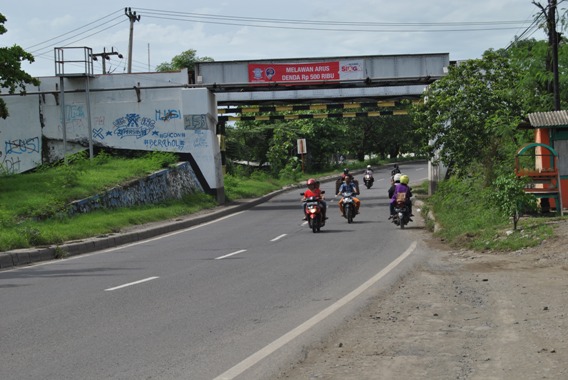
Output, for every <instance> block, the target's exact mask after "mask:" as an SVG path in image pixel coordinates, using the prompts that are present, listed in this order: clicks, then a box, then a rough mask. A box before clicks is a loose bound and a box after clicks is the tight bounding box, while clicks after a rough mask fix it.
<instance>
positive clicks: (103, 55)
mask: <svg viewBox="0 0 568 380" xmlns="http://www.w3.org/2000/svg"><path fill="white" fill-rule="evenodd" d="M111 55H118V58H122V54H120V53H119V52H117V51H114V47H113V48H111V51H110V52H108V53H107V51H106V48H103V52H102V53H97V54H91V57H93V61H97V60H98V59H97V57H101V59H102V64H103V74H107V72H106V61H110V56H111Z"/></svg>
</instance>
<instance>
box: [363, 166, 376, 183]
mask: <svg viewBox="0 0 568 380" xmlns="http://www.w3.org/2000/svg"><path fill="white" fill-rule="evenodd" d="M367 174H368V175H370V179H371V182H374V181H375V178H374V177H373V170H372V169H371V165H367V169H365V171H364V172H363V178H365V176H366V175H367Z"/></svg>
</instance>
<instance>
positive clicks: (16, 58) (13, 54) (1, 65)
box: [0, 13, 39, 119]
mask: <svg viewBox="0 0 568 380" xmlns="http://www.w3.org/2000/svg"><path fill="white" fill-rule="evenodd" d="M5 22H6V17H4V15H3V14H1V13H0V35H2V34H4V33H6V32H7V31H8V30H7V29H6V27H4V23H5ZM23 61H28V62H30V63H31V62H33V61H34V56H33V55H31V54H30V53H28V52H26V51H25V50H24V49H22V48H21V47H20V46H18V45H14V46H12V47H0V89H1V88H4V89H7V90H8V93H9V94H15V93H16V91H18V89H19V92H20V94H22V95H24V94H25V93H26V84H32V85H34V86H39V80H38V79H37V78H34V77H32V76H31V75H29V74H28V73H26V72H25V71H24V70H22V62H23ZM9 115H10V114H9V113H8V107H7V106H6V103H5V102H4V100H3V99H2V98H0V117H1V118H2V119H6V118H7V117H8V116H9Z"/></svg>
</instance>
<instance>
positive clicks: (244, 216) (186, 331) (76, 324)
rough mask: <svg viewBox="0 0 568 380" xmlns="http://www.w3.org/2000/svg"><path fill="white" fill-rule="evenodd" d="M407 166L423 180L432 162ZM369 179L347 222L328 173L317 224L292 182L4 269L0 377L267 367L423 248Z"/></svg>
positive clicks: (184, 374) (237, 372)
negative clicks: (139, 235) (162, 226)
mask: <svg viewBox="0 0 568 380" xmlns="http://www.w3.org/2000/svg"><path fill="white" fill-rule="evenodd" d="M401 169H402V170H403V172H404V173H406V174H409V175H410V178H411V182H412V181H416V182H419V181H420V180H423V179H425V178H426V165H425V164H408V165H405V166H401ZM389 171H390V170H389ZM375 178H376V181H375V185H374V187H373V188H371V189H365V188H364V187H363V183H362V177H361V176H360V175H359V176H358V179H359V180H360V182H361V187H362V188H361V195H360V199H361V202H362V206H361V214H360V215H358V216H357V218H356V219H355V222H354V223H353V224H348V223H347V221H346V220H345V219H344V218H342V217H340V216H339V210H338V207H337V201H338V198H337V197H334V196H333V193H334V184H333V183H332V182H329V183H324V184H322V189H323V190H325V191H326V196H327V200H328V207H329V209H328V216H329V220H328V222H327V225H326V226H325V227H323V228H322V231H321V232H320V233H318V234H314V233H312V232H311V230H310V229H309V228H308V227H307V225H306V224H305V222H303V221H301V217H302V208H301V203H300V192H301V190H293V191H290V192H287V193H284V194H282V195H279V196H276V197H274V198H272V199H271V200H270V201H268V202H266V203H263V204H261V205H258V206H256V207H253V208H252V209H250V210H247V211H242V212H239V213H236V214H232V215H229V216H226V217H223V218H221V219H218V220H215V221H212V222H209V223H206V224H202V225H199V226H195V227H191V228H188V229H185V230H181V231H176V232H174V233H170V234H167V235H162V236H159V237H156V238H153V239H149V240H146V241H142V242H138V243H134V244H130V245H126V246H122V247H116V248H111V249H108V250H105V251H98V252H94V253H90V254H85V255H80V256H74V257H71V258H69V259H65V260H57V261H50V262H44V263H40V264H38V265H35V266H30V267H19V268H15V269H11V270H7V271H2V272H0V305H2V306H1V307H0V347H1V350H0V379H4V380H11V379H18V380H19V379H59V380H61V379H103V378H105V379H137V380H138V379H192V380H193V379H196V380H199V379H214V378H217V379H233V378H238V379H241V378H242V379H257V378H258V379H260V378H265V377H268V374H270V373H273V372H274V371H276V370H277V368H278V367H280V366H284V365H287V364H289V363H290V362H291V361H293V360H295V359H296V358H298V357H300V356H301V355H302V347H304V346H306V345H308V344H310V342H313V341H314V340H317V339H321V337H322V336H324V335H325V334H326V333H329V331H331V330H332V329H333V326H335V325H336V324H337V323H339V321H341V319H342V318H344V317H345V316H346V315H349V314H350V313H353V312H354V310H356V309H357V308H358V307H362V306H363V305H364V304H365V301H366V300H367V299H368V298H369V297H370V296H371V295H372V292H373V290H376V289H377V288H380V287H384V286H388V282H389V281H391V282H392V281H394V279H395V278H396V277H397V276H398V275H400V273H401V271H403V270H406V269H408V268H409V266H410V265H411V264H410V263H411V262H412V261H413V259H416V258H417V257H419V256H420V252H421V249H422V248H421V244H420V242H419V241H417V237H418V236H419V234H418V228H417V227H413V225H412V224H411V225H409V228H408V229H405V230H400V229H397V228H396V227H395V226H394V225H393V224H392V223H390V222H389V221H388V220H387V218H388V199H387V196H386V191H387V188H388V186H390V183H389V178H390V172H387V170H386V169H383V170H381V171H377V172H376V173H375ZM403 259H404V260H403ZM399 262H401V264H400V265H397V264H399ZM395 265H396V268H394V267H395Z"/></svg>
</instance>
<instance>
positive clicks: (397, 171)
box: [391, 164, 400, 177]
mask: <svg viewBox="0 0 568 380" xmlns="http://www.w3.org/2000/svg"><path fill="white" fill-rule="evenodd" d="M395 174H400V169H399V168H398V165H397V164H394V169H393V170H392V171H391V177H394V176H395Z"/></svg>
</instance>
